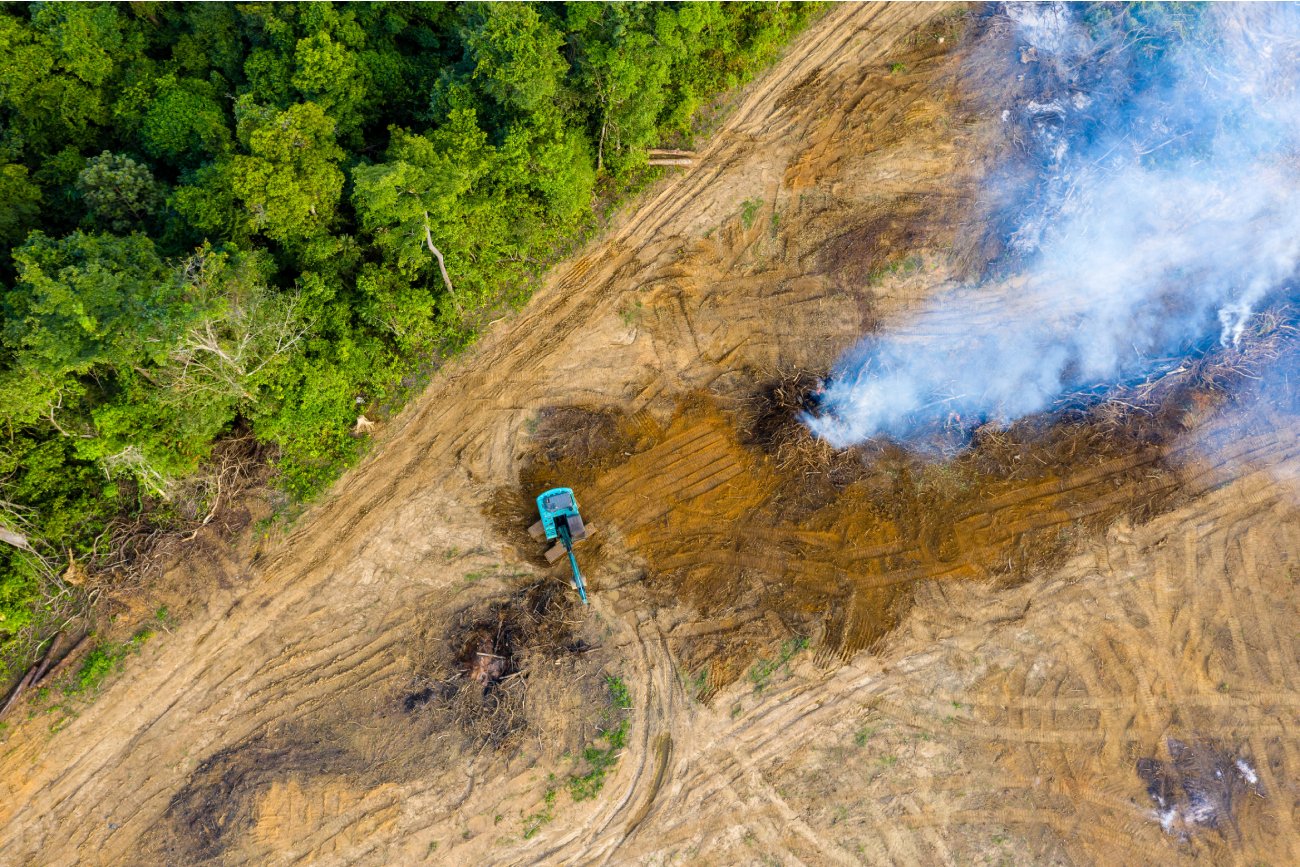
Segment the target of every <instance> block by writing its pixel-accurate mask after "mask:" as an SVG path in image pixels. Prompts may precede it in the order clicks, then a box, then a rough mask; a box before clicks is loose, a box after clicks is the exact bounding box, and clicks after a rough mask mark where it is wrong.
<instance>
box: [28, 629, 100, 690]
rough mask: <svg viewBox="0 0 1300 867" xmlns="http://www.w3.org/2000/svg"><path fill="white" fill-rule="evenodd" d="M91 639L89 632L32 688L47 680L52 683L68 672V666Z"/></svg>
mask: <svg viewBox="0 0 1300 867" xmlns="http://www.w3.org/2000/svg"><path fill="white" fill-rule="evenodd" d="M89 638H90V633H89V632H88V633H86V634H85V635H83V636H81V638H79V639H78V640H77V643H76V644H74V645H72V649H71V650H69V651H68V652H67V653H66V654H64V656H63V658H62V659H60V660H59V662H58V664H57V665H55V666H54V667H53V668H51V669H50V670H49V671H47V672H45V673H44V674H43V675H41V678H40V680H38V681H36V682H35V683H33V684H32V686H34V687H35V686H40V685H41V684H42V683H44V682H45V681H47V680H50V681H52V680H54V679H55V678H57V677H58V676H59V675H60V674H62V673H63V672H64V671H66V670H67V668H68V666H69V665H70V664H71V663H72V661H73V660H74V659H76V658H77V651H79V650H81V648H82V646H83V645H84V644H85V643H86V641H87V639H89Z"/></svg>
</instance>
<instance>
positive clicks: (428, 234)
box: [424, 211, 465, 314]
mask: <svg viewBox="0 0 1300 867" xmlns="http://www.w3.org/2000/svg"><path fill="white" fill-rule="evenodd" d="M424 243H426V244H428V245H429V252H430V253H432V254H433V255H434V257H435V258H436V259H437V260H438V270H439V271H441V272H442V282H443V285H445V286H446V287H447V294H448V295H450V296H451V303H452V304H453V305H454V306H455V308H456V312H457V313H461V314H464V312H465V311H464V310H463V309H461V306H460V299H459V298H457V297H456V290H455V289H453V288H451V278H450V277H448V276H447V263H446V262H444V261H443V258H442V251H441V250H439V249H438V248H437V247H435V246H433V232H432V231H430V229H429V212H428V211H425V212H424Z"/></svg>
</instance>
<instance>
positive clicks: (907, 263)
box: [867, 253, 925, 285]
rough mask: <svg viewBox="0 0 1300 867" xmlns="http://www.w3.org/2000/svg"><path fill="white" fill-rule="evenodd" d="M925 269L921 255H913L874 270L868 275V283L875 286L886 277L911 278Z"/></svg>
mask: <svg viewBox="0 0 1300 867" xmlns="http://www.w3.org/2000/svg"><path fill="white" fill-rule="evenodd" d="M924 267H925V260H924V259H923V258H921V254H919V253H913V254H911V255H910V256H905V257H904V258H902V259H899V260H898V261H896V262H891V263H890V264H888V265H883V266H881V267H879V268H876V269H874V270H872V271H871V273H869V274H868V275H867V283H868V284H869V285H875V284H876V283H879V282H880V281H881V280H884V279H885V278H886V277H894V276H897V277H910V276H912V275H913V274H915V273H917V272H918V271H920V270H921V269H922V268H924Z"/></svg>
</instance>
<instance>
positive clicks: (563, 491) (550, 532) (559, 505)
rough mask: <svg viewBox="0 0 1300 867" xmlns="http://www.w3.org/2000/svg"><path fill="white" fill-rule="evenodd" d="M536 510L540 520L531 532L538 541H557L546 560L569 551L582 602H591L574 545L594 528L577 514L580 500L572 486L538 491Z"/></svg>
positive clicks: (553, 558)
mask: <svg viewBox="0 0 1300 867" xmlns="http://www.w3.org/2000/svg"><path fill="white" fill-rule="evenodd" d="M537 513H538V514H539V515H540V516H541V520H540V521H538V522H537V523H536V524H533V525H532V526H531V527H529V528H528V532H529V534H530V535H531V536H532V537H533V538H534V539H536V540H537V541H539V542H540V541H542V540H543V539H545V540H546V541H548V542H554V543H555V544H554V545H552V546H551V547H550V548H549V549H547V551H546V560H547V562H549V563H554V562H555V561H556V560H558V559H560V558H561V557H563V556H564V555H565V554H568V555H569V566H570V568H572V569H573V586H574V588H575V589H576V590H577V591H578V596H579V597H580V598H581V599H582V604H583V605H586V604H588V603H587V585H586V584H585V583H584V582H583V580H582V572H581V571H579V569H578V558H577V557H575V556H573V546H574V545H575V544H576V543H578V542H581V541H582V540H583V539H585V538H587V536H588V535H590V532H591V531H590V530H589V529H588V528H587V526H586V525H585V524H583V523H582V515H580V514H578V500H577V499H576V498H575V497H574V496H573V490H572V489H571V488H551V489H550V490H549V491H546V492H545V493H542V494H538V496H537Z"/></svg>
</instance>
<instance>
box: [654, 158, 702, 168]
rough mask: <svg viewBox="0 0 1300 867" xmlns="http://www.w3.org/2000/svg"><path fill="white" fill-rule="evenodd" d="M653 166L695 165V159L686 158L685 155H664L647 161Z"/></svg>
mask: <svg viewBox="0 0 1300 867" xmlns="http://www.w3.org/2000/svg"><path fill="white" fill-rule="evenodd" d="M646 164H647V165H651V166H693V165H695V160H690V159H686V158H685V157H663V158H659V159H651V160H647V161H646Z"/></svg>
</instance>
